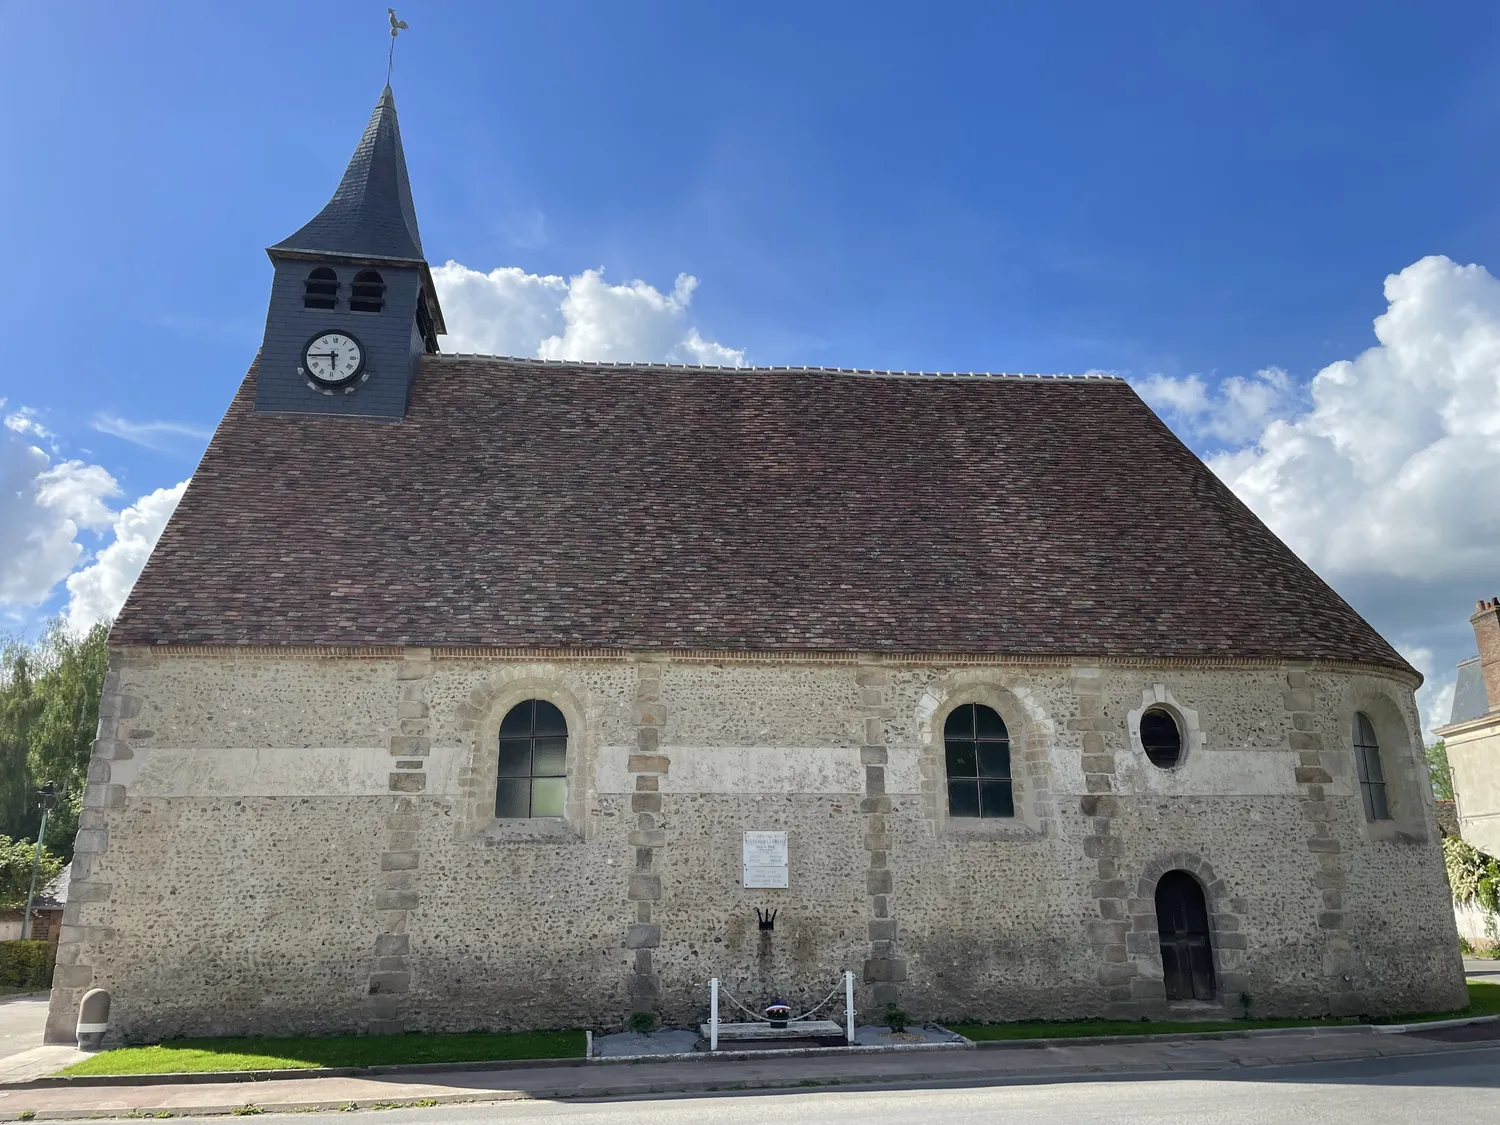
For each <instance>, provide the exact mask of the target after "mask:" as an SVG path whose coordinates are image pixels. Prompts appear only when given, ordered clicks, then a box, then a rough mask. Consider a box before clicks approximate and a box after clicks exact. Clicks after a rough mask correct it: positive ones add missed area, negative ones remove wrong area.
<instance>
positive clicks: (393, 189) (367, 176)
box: [270, 86, 425, 262]
mask: <svg viewBox="0 0 1500 1125" xmlns="http://www.w3.org/2000/svg"><path fill="white" fill-rule="evenodd" d="M270 249H271V251H272V253H273V254H274V253H275V252H276V251H287V252H301V253H305V254H306V253H310V254H319V255H327V256H346V257H351V258H362V259H379V260H382V261H391V262H423V261H425V259H424V257H423V254H422V237H421V235H420V234H418V233H417V210H416V208H415V207H414V206H413V205H412V201H411V184H410V183H409V182H408V180H407V176H406V154H405V153H404V152H403V151H402V149H401V128H400V126H399V125H398V124H397V122H396V99H395V97H394V96H393V95H392V94H391V88H390V87H389V86H387V87H386V88H385V89H384V90H382V91H381V93H380V101H378V102H377V103H376V104H375V112H374V113H372V114H371V115H370V123H369V125H367V126H366V127H365V135H364V136H363V137H361V138H360V141H359V146H358V147H357V148H355V150H354V157H353V158H352V159H351V160H350V161H349V167H348V169H347V170H345V172H344V178H343V180H342V181H341V182H340V183H339V186H338V190H337V191H335V192H334V193H333V198H332V199H330V200H329V201H328V203H327V205H326V206H325V207H324V208H323V210H321V211H319V212H318V213H317V215H316V216H314V217H313V219H312V221H311V222H309V223H308V224H307V225H305V226H304V227H303V228H302V229H301V230H299V231H298V232H297V233H296V234H294V235H292V236H291V237H290V238H284V239H282V240H281V241H280V242H278V243H277V244H276V245H275V246H272V247H271V248H270Z"/></svg>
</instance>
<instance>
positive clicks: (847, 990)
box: [844, 969, 854, 1047]
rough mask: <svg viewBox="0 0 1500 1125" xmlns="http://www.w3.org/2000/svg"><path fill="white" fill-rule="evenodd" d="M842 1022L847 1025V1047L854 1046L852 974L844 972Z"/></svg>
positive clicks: (849, 971)
mask: <svg viewBox="0 0 1500 1125" xmlns="http://www.w3.org/2000/svg"><path fill="white" fill-rule="evenodd" d="M844 1020H845V1022H846V1023H847V1024H848V1025H849V1031H848V1035H849V1045H850V1046H851V1047H852V1046H853V1045H854V973H853V972H852V971H851V970H849V969H845V970H844Z"/></svg>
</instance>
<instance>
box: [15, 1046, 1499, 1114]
mask: <svg viewBox="0 0 1500 1125" xmlns="http://www.w3.org/2000/svg"><path fill="white" fill-rule="evenodd" d="M1492 1037H1493V1038H1492ZM1481 1040H1488V1041H1489V1042H1492V1043H1493V1042H1496V1041H1500V1025H1497V1024H1488V1025H1481V1027H1479V1028H1474V1027H1470V1028H1450V1029H1446V1030H1441V1029H1440V1030H1426V1031H1414V1032H1409V1033H1398V1034H1376V1033H1373V1032H1370V1031H1367V1030H1363V1029H1360V1030H1351V1031H1330V1030H1319V1031H1317V1032H1304V1031H1300V1030H1298V1031H1294V1032H1287V1033H1278V1034H1275V1035H1258V1036H1247V1037H1244V1038H1235V1039H1213V1040H1193V1041H1187V1042H1162V1041H1155V1042H1128V1041H1123V1042H1122V1041H1119V1040H1116V1041H1113V1042H1109V1043H1098V1042H1095V1043H1086V1044H1077V1045H1073V1044H1058V1043H1056V1042H1054V1043H1052V1044H1048V1045H1046V1046H1036V1045H1034V1044H1033V1045H1024V1046H1023V1045H1019V1044H1017V1045H1011V1044H1005V1045H995V1046H992V1047H987V1048H977V1049H974V1050H960V1051H930V1052H907V1053H890V1054H865V1055H845V1056H838V1055H818V1056H811V1057H806V1056H804V1057H796V1058H786V1057H782V1058H771V1059H764V1060H762V1059H753V1058H752V1059H742V1060H732V1061H731V1060H723V1059H716V1058H711V1057H704V1058H702V1059H701V1060H700V1059H685V1060H676V1061H670V1062H657V1063H611V1062H608V1061H604V1062H599V1061H595V1062H591V1063H588V1064H584V1065H579V1066H556V1065H554V1066H550V1067H521V1068H518V1069H507V1070H473V1071H460V1072H449V1073H445V1074H441V1075H430V1076H428V1075H421V1076H419V1075H411V1074H407V1075H387V1076H376V1077H363V1078H286V1079H274V1080H269V1081H260V1082H215V1083H199V1084H191V1085H182V1084H173V1085H161V1086H90V1087H81V1088H65V1089H62V1088H56V1087H53V1088H47V1089H35V1090H25V1089H14V1088H11V1089H6V1090H0V1120H3V1121H13V1120H16V1119H17V1118H18V1117H19V1116H20V1115H21V1114H22V1113H23V1112H24V1113H28V1114H34V1115H35V1117H36V1118H37V1119H42V1120H47V1119H52V1120H57V1119H67V1118H77V1117H88V1116H110V1115H125V1114H139V1113H158V1112H163V1111H165V1112H169V1113H173V1114H209V1113H227V1112H229V1111H231V1110H233V1109H234V1108H236V1107H239V1106H244V1105H254V1106H257V1107H259V1108H260V1109H262V1110H264V1111H267V1112H272V1111H287V1110H300V1109H337V1108H341V1107H348V1106H349V1105H351V1104H353V1105H354V1106H357V1107H359V1108H373V1107H377V1106H378V1107H381V1108H388V1107H391V1106H393V1105H397V1104H412V1103H414V1102H421V1103H423V1104H441V1103H452V1102H495V1101H513V1100H518V1099H525V1098H546V1099H564V1098H618V1097H633V1096H634V1097H639V1096H647V1095H660V1094H679V1093H708V1092H713V1091H720V1090H770V1089H778V1088H786V1087H816V1086H907V1085H913V1084H939V1085H955V1086H963V1085H990V1084H996V1083H1010V1082H1019V1083H1025V1082H1038V1081H1041V1082H1045V1081H1054V1080H1057V1079H1062V1078H1075V1077H1090V1076H1095V1075H1117V1074H1163V1073H1174V1072H1182V1071H1214V1070H1241V1069H1243V1068H1253V1067H1268V1066H1287V1065H1294V1064H1298V1063H1311V1062H1333V1061H1341V1060H1350V1059H1366V1058H1377V1057H1395V1056H1402V1055H1420V1054H1434V1053H1442V1052H1449V1051H1461V1050H1466V1049H1470V1048H1472V1047H1474V1046H1476V1045H1477V1043H1478V1041H1481ZM424 1079H425V1080H424Z"/></svg>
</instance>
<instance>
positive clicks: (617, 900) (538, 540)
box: [48, 88, 1466, 1041]
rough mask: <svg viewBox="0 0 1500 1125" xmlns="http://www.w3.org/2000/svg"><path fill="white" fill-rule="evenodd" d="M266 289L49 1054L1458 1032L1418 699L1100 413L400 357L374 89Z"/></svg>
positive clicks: (1034, 385) (801, 383) (1108, 380)
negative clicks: (390, 1036)
mask: <svg viewBox="0 0 1500 1125" xmlns="http://www.w3.org/2000/svg"><path fill="white" fill-rule="evenodd" d="M285 172H286V174H287V175H288V176H295V174H296V170H295V169H291V168H289V169H286V170H285ZM596 179H597V184H598V186H599V188H600V190H606V191H607V190H608V170H601V171H600V172H599V174H598V176H597V177H596ZM270 255H271V259H272V262H273V269H274V276H273V280H272V285H271V295H270V304H269V309H268V313H267V317H266V331H265V336H264V340H263V345H262V348H261V351H260V354H259V356H258V358H257V360H256V362H255V364H254V365H253V367H252V368H251V370H250V372H249V374H248V375H247V376H246V378H245V380H244V382H243V383H242V384H241V386H240V389H239V392H238V393H237V394H236V395H235V398H234V401H233V402H232V403H231V404H230V406H229V410H228V412H227V414H226V415H225V417H224V419H223V421H222V423H221V424H220V425H219V427H218V429H217V432H216V433H215V435H214V437H213V440H212V441H211V442H210V444H209V447H208V450H207V452H206V453H205V454H204V457H203V460H202V463H201V464H200V466H199V468H198V471H197V472H196V473H195V474H194V476H193V479H192V483H191V484H190V485H189V487H188V489H187V492H186V494H185V495H184V496H183V498H182V501H181V503H180V505H179V506H178V508H177V510H176V512H175V514H174V515H173V516H172V518H171V521H170V523H169V524H168V526H167V528H166V529H165V531H164V533H163V534H162V537H161V540H160V542H159V543H158V545H157V547H156V549H155V551H154V552H153V554H152V556H151V558H150V561H149V562H148V563H147V565H146V568H145V570H144V571H143V573H142V574H141V577H140V580H139V581H138V582H137V583H136V585H135V588H134V590H133V591H132V592H131V594H130V598H129V600H128V602H127V603H126V605H125V607H124V608H123V610H122V611H121V613H120V615H119V618H118V619H117V620H116V622H115V625H114V628H113V631H112V632H111V635H110V670H109V673H108V676H107V678H106V681H105V686H104V693H103V697H102V700H101V702H100V707H99V714H100V716H101V718H100V725H99V737H98V741H97V742H96V744H95V749H94V758H93V761H92V763H91V765H90V769H89V778H90V784H89V786H88V789H87V791H86V793H85V796H84V806H85V807H84V810H83V813H82V818H81V828H80V831H79V833H78V839H77V845H76V858H75V860H74V866H73V878H74V885H73V901H72V902H71V903H70V904H69V906H68V908H67V911H68V918H67V921H68V923H69V924H68V926H67V934H66V937H65V940H64V942H63V944H62V946H61V947H60V949H59V955H58V963H59V967H58V969H57V973H56V977H55V979H54V985H55V987H54V990H53V994H52V1011H51V1016H50V1019H49V1024H48V1035H49V1037H50V1038H51V1039H52V1040H53V1041H62V1040H69V1039H71V1038H72V1036H73V1033H74V1028H75V1024H76V1018H77V1004H78V1001H79V999H80V997H81V996H82V995H83V993H84V991H85V990H87V989H88V988H90V987H101V988H105V989H107V990H109V992H110V993H111V994H112V997H113V1005H112V1007H111V1020H112V1024H113V1032H112V1034H113V1035H114V1036H115V1037H117V1038H118V1037H131V1038H138V1039H147V1040H149V1039H152V1038H156V1037H162V1036H173V1035H188V1034H235V1033H254V1032H259V1033H271V1034H283V1035H285V1034H293V1033H296V1032H333V1031H351V1030H358V1031H369V1032H391V1031H399V1030H402V1029H410V1030H423V1029H425V1030H448V1031H464V1030H469V1029H472V1028H476V1027H577V1026H595V1027H598V1026H619V1025H620V1024H621V1023H622V1022H623V1021H624V1020H625V1019H626V1018H627V1016H628V1015H629V1014H630V1013H631V1012H632V1011H635V1010H640V1009H650V1010H652V1011H653V1012H655V1013H656V1014H658V1015H660V1016H661V1017H662V1018H663V1019H664V1020H666V1021H667V1022H671V1023H696V1022H697V1021H698V1020H699V1019H700V1018H702V1017H703V1015H704V1013H705V1010H706V1007H707V1004H708V998H709V980H710V978H712V977H719V978H723V979H724V980H725V981H726V982H727V984H728V986H729V987H730V989H731V990H732V991H733V992H734V993H735V994H736V995H738V996H740V997H743V998H744V999H745V1000H746V1001H747V1002H752V1003H755V1004H757V1005H763V1004H765V1003H767V1002H769V1001H770V1000H772V999H776V998H782V999H785V1000H787V1001H789V1002H792V1003H794V1004H797V1005H801V1004H803V1003H805V1002H817V1001H818V1000H820V999H822V998H823V996H824V995H825V994H826V993H828V992H829V990H830V989H834V988H835V987H836V986H837V984H838V983H839V981H840V978H841V974H842V972H843V971H844V970H845V969H853V970H854V971H855V972H856V973H857V975H858V979H859V986H858V990H857V999H856V1004H857V1006H858V1008H859V1010H860V1012H861V1013H862V1018H864V1019H867V1020H868V1019H872V1018H877V1017H878V1013H879V1012H880V1011H882V1010H883V1009H884V1008H885V1006H886V1005H887V1004H890V1003H899V1004H900V1005H901V1006H902V1007H904V1008H906V1009H907V1010H908V1011H909V1012H910V1013H911V1014H912V1016H913V1017H914V1018H916V1019H928V1018H941V1017H947V1018H952V1019H958V1018H968V1019H989V1020H994V1019H1012V1018H1021V1017H1041V1016H1048V1017H1055V1018H1068V1017H1083V1016H1116V1017H1149V1016H1165V1015H1168V1014H1171V1013H1177V1014H1188V1015H1208V1016H1217V1017H1220V1018H1222V1017H1223V1016H1225V1015H1240V1014H1243V1013H1244V1011H1245V1005H1246V1002H1247V998H1253V999H1251V1000H1250V1003H1252V1004H1253V1010H1254V1012H1255V1014H1257V1015H1262V1016H1270V1015H1286V1016H1292V1015H1305V1014H1315V1013H1325V1012H1337V1013H1348V1014H1354V1013H1371V1014H1380V1013H1392V1012H1408V1011H1417V1010H1445V1009H1452V1008H1457V1007H1461V1006H1462V1005H1463V1004H1464V1003H1465V1002H1466V999H1465V997H1466V992H1465V989H1464V981H1463V971H1462V965H1461V963H1460V960H1459V957H1458V952H1457V947H1458V946H1457V939H1456V935H1455V933H1454V928H1453V916H1452V912H1451V911H1450V910H1449V909H1448V890H1447V885H1446V882H1445V880H1444V877H1443V859H1442V853H1441V850H1440V847H1439V834H1438V825H1437V821H1436V817H1435V814H1434V809H1433V798H1432V793H1431V790H1430V788H1429V786H1428V783H1427V771H1426V767H1425V764H1424V762H1423V758H1422V740H1421V727H1420V723H1419V720H1418V713H1417V709H1416V704H1415V701H1414V698H1413V692H1414V690H1415V688H1416V687H1417V686H1418V685H1419V684H1420V682H1421V677H1420V676H1419V675H1418V674H1417V673H1416V671H1415V670H1414V669H1413V668H1412V667H1411V666H1410V665H1409V664H1408V663H1407V662H1406V661H1405V660H1403V659H1402V658H1401V656H1400V655H1399V654H1398V653H1397V652H1396V651H1395V650H1394V649H1393V648H1392V647H1391V646H1390V645H1389V644H1388V643H1387V642H1386V641H1385V640H1384V639H1383V638H1382V637H1381V636H1380V635H1379V634H1378V633H1376V632H1375V630H1374V629H1372V628H1371V627H1370V625H1369V624H1368V623H1366V622H1365V621H1364V620H1363V619H1361V618H1360V617H1359V615H1358V614H1356V613H1355V612H1354V611H1353V610H1352V609H1351V608H1350V607H1349V606H1348V605H1347V604H1346V603H1345V602H1344V601H1343V600H1342V599H1341V598H1339V596H1338V595H1337V594H1335V593H1334V592H1333V591H1332V590H1331V589H1329V588H1328V586H1327V585H1326V584H1325V583H1323V582H1322V581H1321V580H1320V579H1319V578H1318V577H1317V576H1316V575H1315V574H1314V573H1313V572H1312V570H1311V569H1309V568H1308V567H1307V566H1306V565H1305V564H1303V563H1302V562H1301V560H1299V559H1298V558H1297V557H1296V555H1294V554H1293V553H1292V551H1291V550H1289V549H1288V548H1287V547H1286V545H1285V544H1283V543H1281V542H1280V541H1279V540H1278V539H1277V538H1276V537H1275V536H1274V535H1273V534H1272V533H1271V532H1270V531H1269V530H1268V529H1267V528H1266V527H1265V525H1263V524H1262V523H1261V522H1260V521H1259V520H1257V519H1256V517H1255V516H1254V515H1253V514H1252V513H1251V512H1250V510H1249V509H1248V508H1246V507H1245V505H1244V504H1242V503H1241V502H1240V501H1239V500H1238V499H1236V498H1235V496H1234V495H1233V493H1231V492H1230V490H1229V489H1228V488H1227V487H1226V486H1225V485H1224V484H1223V483H1222V482H1221V481H1220V480H1219V479H1218V477H1216V476H1215V475H1214V474H1213V473H1212V472H1210V471H1209V469H1208V468H1207V467H1206V466H1205V465H1204V464H1203V463H1202V462H1201V461H1200V460H1199V459H1198V458H1197V457H1195V456H1194V455H1193V454H1192V452H1191V451H1189V450H1188V449H1187V448H1186V447H1185V446H1184V445H1183V444H1182V443H1181V442H1180V441H1178V440H1177V438H1176V437H1174V436H1173V434H1172V433H1171V431H1170V430H1169V429H1168V428H1167V427H1166V426H1165V425H1164V424H1163V423H1162V422H1161V420H1160V419H1158V418H1157V417H1156V416H1155V415H1154V414H1153V413H1152V412H1151V410H1150V409H1149V408H1148V407H1147V406H1146V404H1145V403H1144V402H1142V401H1141V399H1140V398H1138V397H1137V395H1136V394H1135V392H1134V391H1133V390H1132V389H1131V388H1130V386H1129V384H1128V383H1126V382H1124V381H1123V380H1121V379H1118V378H1113V377H1076V378H1069V377H1058V378H1044V377H1038V376H989V375H957V376H955V375H925V374H915V373H911V372H875V371H848V370H844V371H840V370H828V369H822V368H793V369H790V370H788V369H786V368H775V369H772V368H743V369H737V368H700V367H683V366H672V365H666V364H640V365H633V364H628V363H579V362H546V361H541V360H536V359H506V358H498V357H493V356H472V355H442V354H439V352H438V336H439V335H441V334H443V332H444V327H443V317H442V310H441V308H440V307H439V305H438V298H437V293H436V291H435V289H434V288H433V284H432V280H431V275H430V271H429V269H428V266H427V262H426V259H425V254H424V251H423V249H422V244H421V241H420V238H419V237H418V233H417V222H416V211H415V208H414V206H413V204H412V196H411V191H410V187H409V184H408V180H407V170H406V163H405V158H404V156H403V155H402V148H401V142H400V134H399V131H398V128H397V121H396V109H395V103H394V100H393V98H392V95H391V92H390V90H389V88H387V89H386V90H385V91H384V92H383V93H382V95H381V97H380V101H379V103H378V105H377V107H376V109H375V113H374V115H373V116H372V118H371V120H370V124H369V126H368V128H367V130H366V132H365V135H364V138H363V139H362V141H361V142H360V144H359V147H358V149H357V150H356V152H355V155H354V158H353V160H352V161H351V162H350V164H349V167H348V170H347V171H346V173H345V175H344V178H343V181H342V183H341V184H340V185H339V188H338V191H337V192H336V193H335V195H334V197H333V198H332V199H331V200H330V201H329V203H328V205H327V206H326V207H325V208H324V209H323V211H322V212H320V213H319V215H318V216H317V217H316V218H314V219H313V221H312V222H310V223H308V224H307V225H306V226H304V227H303V228H302V229H301V230H299V231H298V232H297V234H295V235H293V236H292V237H291V238H289V239H287V240H285V241H284V242H282V243H279V244H277V245H276V246H274V247H271V249H270ZM231 311H232V310H231ZM247 312H248V310H240V312H239V313H238V314H237V315H244V314H245V313H247ZM772 911H774V912H775V917H774V923H772V922H771V917H770V915H771V912H772ZM762 919H764V921H765V923H769V924H770V928H762Z"/></svg>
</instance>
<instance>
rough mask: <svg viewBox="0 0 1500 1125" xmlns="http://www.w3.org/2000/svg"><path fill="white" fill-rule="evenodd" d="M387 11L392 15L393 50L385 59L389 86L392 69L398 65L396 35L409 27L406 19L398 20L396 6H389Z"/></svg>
mask: <svg viewBox="0 0 1500 1125" xmlns="http://www.w3.org/2000/svg"><path fill="white" fill-rule="evenodd" d="M386 11H387V12H388V13H389V14H390V17H391V50H390V53H389V54H388V55H387V56H386V59H385V84H386V85H387V86H389V85H390V84H391V70H392V68H394V67H395V65H396V36H397V35H398V34H399V33H400V32H403V31H406V30H408V29H407V26H406V21H405V20H398V19H397V18H396V9H395V8H387V9H386Z"/></svg>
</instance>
